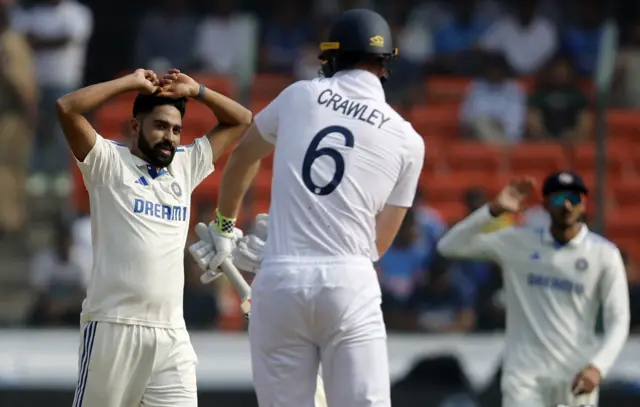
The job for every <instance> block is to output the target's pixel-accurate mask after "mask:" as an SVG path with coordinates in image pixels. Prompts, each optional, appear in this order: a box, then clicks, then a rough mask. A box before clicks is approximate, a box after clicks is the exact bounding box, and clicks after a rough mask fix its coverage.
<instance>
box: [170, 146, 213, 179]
mask: <svg viewBox="0 0 640 407" xmlns="http://www.w3.org/2000/svg"><path fill="white" fill-rule="evenodd" d="M179 148H180V149H184V153H185V154H187V157H188V162H189V171H190V177H191V190H194V189H195V188H196V187H197V186H198V185H200V183H201V182H202V181H204V179H205V178H207V177H208V176H209V175H210V174H211V173H212V172H213V170H214V166H213V152H212V151H211V144H210V143H209V139H208V138H207V137H206V136H203V137H200V138H197V139H195V141H194V142H193V143H191V144H189V145H188V146H181V147H179ZM178 154H180V152H179V153H178Z"/></svg>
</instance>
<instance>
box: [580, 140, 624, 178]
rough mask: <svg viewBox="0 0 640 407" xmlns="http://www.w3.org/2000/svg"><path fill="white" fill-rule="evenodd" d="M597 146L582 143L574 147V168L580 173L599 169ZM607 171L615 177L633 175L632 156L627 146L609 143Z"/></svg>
mask: <svg viewBox="0 0 640 407" xmlns="http://www.w3.org/2000/svg"><path fill="white" fill-rule="evenodd" d="M597 153H598V150H597V146H596V145H595V143H581V144H577V145H575V146H573V147H572V149H571V152H570V155H571V163H572V168H573V169H574V170H576V171H578V172H590V171H594V170H595V169H596V168H597V164H596V158H597ZM607 171H608V174H609V175H611V176H613V177H624V176H629V175H631V174H632V172H633V171H632V164H631V155H630V153H629V151H628V149H627V148H626V146H625V145H621V144H617V143H609V145H608V146H607Z"/></svg>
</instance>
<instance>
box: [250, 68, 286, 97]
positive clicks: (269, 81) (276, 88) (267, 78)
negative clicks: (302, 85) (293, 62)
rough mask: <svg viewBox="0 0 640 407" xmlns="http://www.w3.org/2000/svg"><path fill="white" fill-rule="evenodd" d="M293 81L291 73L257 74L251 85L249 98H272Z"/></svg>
mask: <svg viewBox="0 0 640 407" xmlns="http://www.w3.org/2000/svg"><path fill="white" fill-rule="evenodd" d="M293 82H294V78H293V77H292V76H291V75H283V74H258V75H256V76H255V78H254V80H253V85H252V86H251V100H258V99H262V100H273V99H275V97H276V96H278V95H279V94H280V92H282V91H283V90H284V89H285V88H286V87H287V86H289V85H291V84H292V83H293Z"/></svg>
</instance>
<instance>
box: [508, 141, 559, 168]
mask: <svg viewBox="0 0 640 407" xmlns="http://www.w3.org/2000/svg"><path fill="white" fill-rule="evenodd" d="M507 155H508V168H509V171H510V172H512V173H514V174H529V173H533V174H536V173H539V172H541V171H542V172H545V173H549V172H553V171H562V170H565V169H567V168H568V163H567V159H566V156H565V152H564V148H563V146H562V145H560V144H555V143H536V142H525V143H521V144H518V145H516V146H513V147H511V148H510V149H509V150H508V151H507Z"/></svg>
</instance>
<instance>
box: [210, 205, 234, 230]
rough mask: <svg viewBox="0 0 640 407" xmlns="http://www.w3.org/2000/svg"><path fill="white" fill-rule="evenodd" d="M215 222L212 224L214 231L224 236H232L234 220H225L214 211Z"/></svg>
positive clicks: (218, 212)
mask: <svg viewBox="0 0 640 407" xmlns="http://www.w3.org/2000/svg"><path fill="white" fill-rule="evenodd" d="M216 215H217V216H216V221H215V223H214V225H215V227H216V229H218V231H219V232H221V233H224V234H226V235H232V234H233V230H234V229H235V227H236V220H235V219H232V218H225V217H224V216H222V215H221V214H220V211H219V210H217V209H216Z"/></svg>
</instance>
